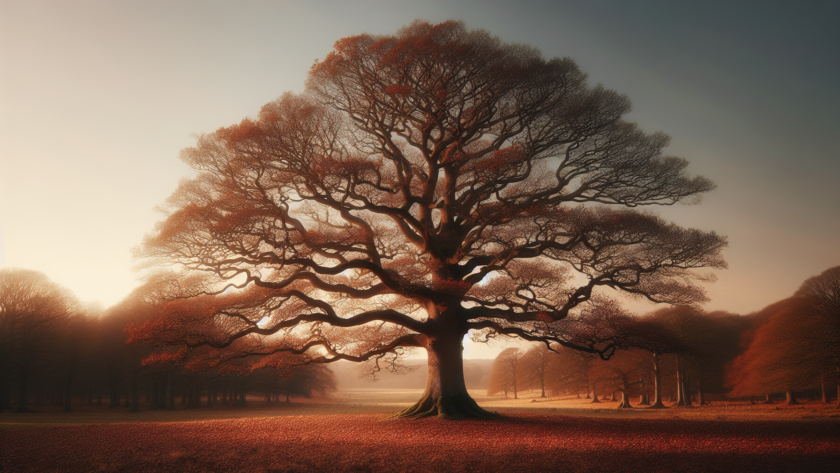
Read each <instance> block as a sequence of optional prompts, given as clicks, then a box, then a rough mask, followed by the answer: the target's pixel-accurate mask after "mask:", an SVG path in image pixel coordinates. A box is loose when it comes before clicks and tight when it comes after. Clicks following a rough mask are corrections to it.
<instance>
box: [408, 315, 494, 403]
mask: <svg viewBox="0 0 840 473" xmlns="http://www.w3.org/2000/svg"><path fill="white" fill-rule="evenodd" d="M452 319H453V317H449V318H448V319H442V320H441V322H444V321H445V320H452ZM441 333H442V335H440V336H438V337H437V338H435V339H433V340H431V341H430V343H429V344H428V346H427V347H426V353H427V356H428V374H427V376H426V389H425V391H424V392H423V397H422V398H421V399H420V400H419V401H418V402H417V403H416V404H414V405H413V406H411V407H409V408H408V409H405V410H404V411H402V412H400V413H399V414H397V416H396V417H423V416H428V415H438V416H440V417H443V418H460V417H473V418H476V417H477V418H488V417H494V415H493V414H491V413H489V412H487V411H485V410H484V409H482V408H481V407H479V406H478V404H477V403H476V402H475V401H474V400H473V398H472V397H470V395H469V393H468V392H467V386H466V383H464V359H463V349H464V347H463V336H464V333H461V332H456V331H454V330H441Z"/></svg>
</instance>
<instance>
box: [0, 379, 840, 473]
mask: <svg viewBox="0 0 840 473" xmlns="http://www.w3.org/2000/svg"><path fill="white" fill-rule="evenodd" d="M418 394H419V392H418V391H414V390H402V391H399V390H398V391H389V392H383V391H373V390H357V391H352V392H346V391H345V392H341V393H338V394H336V395H335V396H333V398H332V399H327V400H313V401H307V402H292V403H290V404H285V403H276V404H274V405H273V406H266V405H265V404H264V403H262V402H260V401H257V400H253V401H252V402H251V403H250V404H251V406H250V407H247V408H228V407H221V406H217V407H213V408H201V409H179V410H177V411H175V412H171V411H145V412H141V413H139V414H132V413H128V412H125V411H127V409H125V410H122V409H121V410H119V411H116V412H115V411H114V410H107V409H104V408H96V407H86V406H78V408H77V410H78V412H73V413H62V412H59V409H58V408H53V407H48V406H44V407H43V408H41V409H40V410H41V412H36V413H31V414H15V413H10V412H2V413H0V471H138V472H140V471H143V472H147V471H539V470H542V471H616V472H618V471H761V472H762V473H765V472H772V471H803V472H804V471H808V472H813V471H836V465H837V464H840V411H837V410H834V409H830V408H826V407H825V406H823V405H821V404H819V403H816V402H812V403H806V404H804V405H802V406H796V407H787V406H783V405H779V404H777V405H773V406H749V405H748V404H746V403H737V404H736V403H731V402H730V403H729V406H728V407H727V406H726V404H716V405H714V406H713V407H711V408H709V407H704V408H702V409H697V408H694V409H692V410H691V411H689V410H688V409H667V410H664V411H649V410H648V411H644V410H633V411H629V412H621V411H616V410H613V409H611V407H613V406H614V405H616V404H617V403H601V404H598V405H592V404H587V403H586V401H585V400H577V399H557V398H550V399H548V400H543V399H538V398H530V397H527V396H526V397H524V398H523V399H520V400H515V401H514V400H504V399H501V398H498V397H494V398H488V397H485V396H481V395H480V393H473V395H474V396H475V397H476V399H477V401H478V402H479V403H480V404H481V405H482V407H484V408H485V409H488V410H491V411H498V412H499V413H501V414H503V415H504V417H503V418H502V419H500V420H492V421H486V420H485V421H479V420H471V421H443V420H439V419H436V418H429V419H419V420H389V419H388V415H389V414H393V413H395V412H398V411H399V410H400V409H402V408H404V407H406V406H407V405H410V404H411V403H412V402H413V401H414V400H416V399H417V396H418ZM293 401H294V399H293ZM777 407H778V408H779V409H778V410H777V409H776V408H777ZM36 409H37V407H36Z"/></svg>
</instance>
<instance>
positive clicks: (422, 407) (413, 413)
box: [392, 393, 501, 420]
mask: <svg viewBox="0 0 840 473" xmlns="http://www.w3.org/2000/svg"><path fill="white" fill-rule="evenodd" d="M431 416H437V417H439V418H441V419H452V420H454V419H498V418H499V417H501V416H500V415H499V414H496V413H494V412H489V411H485V410H484V409H482V408H481V407H480V406H479V405H478V404H477V403H476V402H475V401H474V400H473V398H471V397H470V396H469V394H467V393H463V394H456V395H452V396H431V395H425V396H423V398H422V399H420V401H418V402H417V404H414V405H413V406H411V407H409V408H407V409H405V410H403V411H401V412H399V413H397V414H395V415H394V416H392V418H394V419H419V418H421V417H431Z"/></svg>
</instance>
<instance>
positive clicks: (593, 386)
mask: <svg viewBox="0 0 840 473" xmlns="http://www.w3.org/2000/svg"><path fill="white" fill-rule="evenodd" d="M600 402H601V400H600V399H598V392H597V391H595V384H594V383H593V384H592V400H591V401H589V403H590V404H596V403H600Z"/></svg>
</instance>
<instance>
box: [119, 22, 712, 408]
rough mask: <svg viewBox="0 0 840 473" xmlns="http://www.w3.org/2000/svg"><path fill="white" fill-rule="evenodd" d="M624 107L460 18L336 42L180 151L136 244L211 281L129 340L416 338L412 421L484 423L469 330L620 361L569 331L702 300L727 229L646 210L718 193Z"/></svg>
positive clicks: (285, 348)
mask: <svg viewBox="0 0 840 473" xmlns="http://www.w3.org/2000/svg"><path fill="white" fill-rule="evenodd" d="M629 110H630V102H629V100H628V99H627V98H626V97H624V96H622V95H620V94H618V93H615V92H613V91H610V90H607V89H604V88H603V87H601V86H595V87H589V86H587V84H586V75H585V74H584V73H583V72H581V71H580V70H579V69H578V67H577V66H576V65H575V63H574V62H573V61H572V60H570V59H551V60H546V59H544V58H543V57H542V56H541V55H540V53H539V52H538V51H537V50H535V49H534V48H532V47H529V46H524V45H518V44H517V45H509V44H503V43H501V42H500V41H499V40H498V39H497V38H495V37H493V36H491V35H490V34H488V33H487V32H485V31H468V30H467V29H466V28H465V27H464V25H463V24H462V23H459V22H445V23H442V24H438V25H431V24H428V23H425V22H420V21H417V22H414V23H412V24H411V25H409V26H407V27H405V28H403V29H401V30H400V31H399V32H398V33H397V34H396V35H394V36H371V35H367V34H364V35H359V36H353V37H348V38H344V39H341V40H340V41H338V42H336V44H335V50H334V51H333V52H331V53H330V54H329V55H328V56H327V57H326V58H325V59H324V60H323V61H320V62H316V63H315V64H314V65H313V66H312V69H311V70H310V73H309V78H308V80H307V85H306V93H305V94H304V95H293V94H285V95H283V96H282V97H281V98H280V99H278V100H277V101H275V102H272V103H269V104H267V105H265V106H264V107H263V108H262V110H261V112H260V114H259V116H258V118H256V119H254V120H250V119H248V120H243V121H242V122H241V123H240V124H239V125H234V126H231V127H228V128H222V129H219V130H217V131H216V132H215V133H212V134H209V135H203V136H201V137H200V138H199V139H198V143H197V145H196V146H195V147H194V148H189V149H187V150H185V151H184V152H183V153H182V159H183V160H184V161H186V162H187V163H188V164H189V165H191V166H192V167H193V168H194V169H196V171H197V175H196V177H194V178H193V179H191V180H189V181H187V182H185V183H183V184H182V185H181V186H180V188H179V189H178V190H177V191H176V192H175V194H173V195H172V197H171V198H170V199H169V201H168V203H167V210H166V212H167V217H166V220H165V221H163V222H162V223H160V224H159V225H158V226H157V227H156V229H155V230H154V232H153V233H152V234H151V235H149V236H148V237H147V238H146V240H145V241H144V243H143V245H142V248H141V250H140V251H139V255H140V256H141V257H144V258H146V259H147V261H149V262H150V263H152V264H155V263H160V264H161V265H167V266H170V267H172V266H174V267H178V268H181V269H183V270H184V271H185V276H184V277H185V278H195V274H201V275H203V278H201V281H200V284H199V285H198V286H196V287H199V289H198V290H195V291H192V292H187V293H184V294H182V295H181V297H189V298H191V299H192V300H189V301H186V300H185V301H182V302H179V303H177V302H173V303H172V304H170V305H168V307H167V308H166V309H165V310H164V311H163V312H162V314H161V316H160V319H159V321H155V322H150V323H149V325H147V326H144V327H137V330H136V331H135V336H136V337H138V338H144V337H146V338H155V337H157V338H158V343H161V344H173V345H180V346H182V347H183V348H184V350H182V351H180V352H178V353H179V355H178V356H181V357H189V356H206V357H212V355H208V354H207V352H211V351H232V352H235V353H237V356H239V355H242V356H246V354H250V355H254V356H269V357H271V356H275V355H277V354H278V353H281V352H290V353H297V354H305V355H306V356H305V357H304V358H305V359H306V360H307V362H316V361H317V362H330V361H334V360H342V359H344V360H352V361H364V360H367V359H371V358H387V357H390V358H394V357H399V356H402V355H403V354H405V353H406V352H407V350H408V349H411V348H420V349H423V350H425V351H426V352H427V358H428V360H429V368H428V372H429V376H428V381H427V386H426V390H425V393H424V395H423V396H422V398H421V400H420V401H418V402H417V404H416V405H414V406H412V407H410V408H408V409H406V410H405V411H404V412H402V413H401V415H402V416H404V417H420V416H427V415H441V416H444V417H485V416H487V415H488V413H487V412H486V411H484V410H483V409H481V408H480V407H479V406H478V405H477V404H476V403H475V402H474V401H473V400H472V398H471V397H470V396H469V394H468V392H467V389H466V386H465V383H464V378H463V372H464V370H463V361H462V340H463V338H464V335H465V334H467V333H468V332H469V331H474V332H479V333H481V334H486V335H492V334H503V335H508V336H517V337H520V338H522V339H524V340H528V341H537V342H543V343H553V344H556V345H558V346H560V345H562V346H568V347H573V348H576V349H579V350H583V351H586V352H589V353H593V354H597V355H600V356H604V357H606V356H609V354H610V353H611V352H612V350H613V348H614V346H613V343H612V341H611V340H610V339H609V337H607V336H603V335H601V336H597V337H593V338H589V339H583V338H582V337H579V336H571V335H570V331H571V330H573V327H574V325H575V323H574V320H573V319H575V318H576V317H578V316H579V314H581V313H583V312H584V311H581V309H583V308H585V307H586V306H587V304H588V302H589V301H590V299H591V297H592V295H593V293H594V292H597V290H598V289H599V288H602V289H613V290H615V291H618V292H620V293H625V294H631V295H634V296H638V297H645V298H647V299H649V300H652V301H655V302H664V303H674V304H689V303H693V302H697V301H699V300H702V299H704V295H703V291H702V290H701V289H700V288H699V287H698V286H696V285H695V281H698V280H699V281H706V280H708V278H709V277H708V276H707V275H704V274H701V273H696V272H695V271H694V270H695V269H698V268H723V267H724V266H725V262H724V260H723V258H722V256H721V249H722V248H723V247H724V246H725V245H726V240H725V238H723V237H721V236H719V235H716V234H715V233H711V232H703V231H699V230H695V229H684V228H680V227H678V226H677V225H675V224H672V223H668V222H666V221H665V220H663V219H661V218H659V217H657V216H654V215H653V214H651V213H647V212H642V211H639V210H637V209H635V207H638V206H646V205H657V204H663V205H670V204H674V203H677V202H686V201H687V202H696V201H697V200H698V197H699V196H700V195H701V194H702V193H704V192H707V191H709V190H711V189H712V188H713V187H714V186H713V184H712V183H711V182H710V181H709V180H708V179H706V178H703V177H690V176H688V175H687V174H686V167H687V164H688V163H687V161H686V160H685V159H682V158H677V157H672V156H667V155H663V154H662V150H663V148H664V147H665V146H666V145H667V143H668V138H667V136H666V135H664V134H661V133H653V134H647V133H644V132H643V131H641V130H640V129H639V128H638V127H637V126H636V125H635V124H633V123H630V122H628V121H625V120H623V119H622V117H623V116H624V115H625V114H626V113H627V112H628V111H629ZM583 204H590V205H588V206H587V205H583ZM611 207H618V209H615V208H611ZM164 321H165V322H164ZM479 338H480V337H479ZM220 356H224V355H220Z"/></svg>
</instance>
